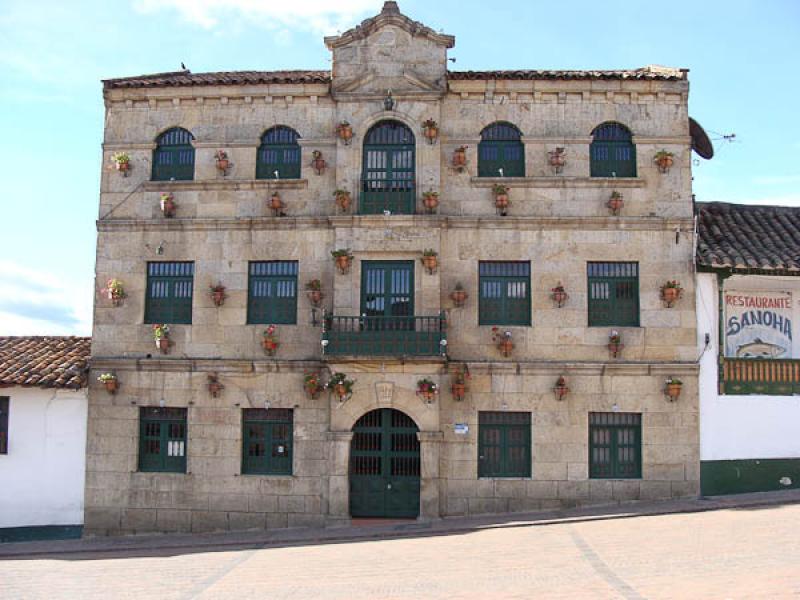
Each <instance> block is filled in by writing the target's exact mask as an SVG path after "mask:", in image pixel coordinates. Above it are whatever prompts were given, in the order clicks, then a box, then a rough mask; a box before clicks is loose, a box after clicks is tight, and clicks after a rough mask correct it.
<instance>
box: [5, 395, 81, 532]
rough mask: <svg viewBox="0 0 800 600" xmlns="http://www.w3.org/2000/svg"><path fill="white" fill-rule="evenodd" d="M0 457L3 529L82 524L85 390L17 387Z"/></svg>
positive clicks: (12, 396)
mask: <svg viewBox="0 0 800 600" xmlns="http://www.w3.org/2000/svg"><path fill="white" fill-rule="evenodd" d="M0 396H8V397H9V398H10V399H11V400H10V403H9V423H8V454H5V455H0V528H3V527H26V526H40V525H80V524H82V523H83V489H84V474H85V472H86V417H87V399H86V389H82V390H79V391H71V390H55V389H41V388H23V387H12V388H5V389H1V390H0Z"/></svg>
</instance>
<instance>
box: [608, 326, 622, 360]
mask: <svg viewBox="0 0 800 600" xmlns="http://www.w3.org/2000/svg"><path fill="white" fill-rule="evenodd" d="M624 347H625V344H623V343H622V336H621V335H620V334H619V332H618V331H616V330H614V329H612V330H611V333H610V334H609V336H608V352H609V353H610V354H611V357H612V358H617V357H618V356H619V355H620V354H621V353H622V349H623V348H624Z"/></svg>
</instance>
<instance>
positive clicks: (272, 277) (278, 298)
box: [247, 260, 298, 325]
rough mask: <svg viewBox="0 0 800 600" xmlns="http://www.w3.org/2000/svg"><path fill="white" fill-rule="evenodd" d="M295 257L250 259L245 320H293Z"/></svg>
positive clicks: (292, 322) (294, 316)
mask: <svg viewBox="0 0 800 600" xmlns="http://www.w3.org/2000/svg"><path fill="white" fill-rule="evenodd" d="M297 272H298V263H297V261H296V260H287V261H280V260H276V261H265V262H251V263H250V268H249V280H248V286H247V287H248V293H247V322H248V323H249V324H251V325H253V324H276V325H294V324H296V323H297Z"/></svg>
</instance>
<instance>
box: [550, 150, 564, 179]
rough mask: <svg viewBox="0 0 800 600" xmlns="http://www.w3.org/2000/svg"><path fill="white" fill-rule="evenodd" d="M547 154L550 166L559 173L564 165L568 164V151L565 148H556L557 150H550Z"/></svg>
mask: <svg viewBox="0 0 800 600" xmlns="http://www.w3.org/2000/svg"><path fill="white" fill-rule="evenodd" d="M547 156H548V158H549V162H550V166H551V167H553V171H554V172H555V173H556V175H558V174H559V173H561V171H562V170H563V169H564V165H566V164H567V153H566V150H565V149H564V148H556V149H555V150H553V151H551V152H548V153H547Z"/></svg>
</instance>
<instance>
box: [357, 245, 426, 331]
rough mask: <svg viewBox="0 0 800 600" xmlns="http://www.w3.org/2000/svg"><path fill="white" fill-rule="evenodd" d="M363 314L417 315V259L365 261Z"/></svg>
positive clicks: (374, 315)
mask: <svg viewBox="0 0 800 600" xmlns="http://www.w3.org/2000/svg"><path fill="white" fill-rule="evenodd" d="M361 314H362V315H363V316H366V317H413V316H414V262H413V261H410V260H403V261H364V262H362V263H361ZM399 321H401V320H400V319H399V320H398V322H399ZM409 321H410V320H409Z"/></svg>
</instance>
